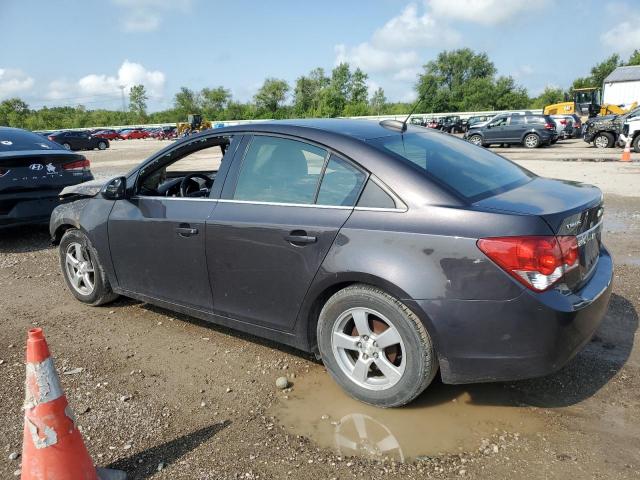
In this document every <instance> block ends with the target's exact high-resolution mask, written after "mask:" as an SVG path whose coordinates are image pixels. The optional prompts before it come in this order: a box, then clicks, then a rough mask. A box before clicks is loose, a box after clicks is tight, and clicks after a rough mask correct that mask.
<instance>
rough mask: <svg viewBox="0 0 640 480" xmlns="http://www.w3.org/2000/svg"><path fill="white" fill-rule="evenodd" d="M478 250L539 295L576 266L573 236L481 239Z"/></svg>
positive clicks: (575, 249)
mask: <svg viewBox="0 0 640 480" xmlns="http://www.w3.org/2000/svg"><path fill="white" fill-rule="evenodd" d="M478 248H479V249H480V250H482V252H483V253H484V254H485V255H486V256H487V257H489V258H490V259H491V260H493V261H494V262H495V263H497V264H498V265H499V266H500V267H501V268H503V269H504V270H505V271H506V272H507V273H509V274H510V275H512V276H513V277H514V278H515V279H516V280H518V281H519V282H520V283H522V284H523V285H525V286H526V287H528V288H530V289H532V290H535V291H538V292H542V291H544V290H547V289H548V288H549V287H551V286H552V285H553V284H554V283H556V282H557V281H558V280H560V279H561V278H562V276H563V275H564V274H565V272H567V271H568V270H570V269H572V268H574V267H576V266H577V265H578V260H579V258H578V257H579V256H578V242H577V240H576V237H574V236H562V237H553V236H532V237H496V238H481V239H480V240H478Z"/></svg>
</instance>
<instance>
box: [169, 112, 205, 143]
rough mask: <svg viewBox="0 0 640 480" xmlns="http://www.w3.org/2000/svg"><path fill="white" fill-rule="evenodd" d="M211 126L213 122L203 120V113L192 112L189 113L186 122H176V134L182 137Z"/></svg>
mask: <svg viewBox="0 0 640 480" xmlns="http://www.w3.org/2000/svg"><path fill="white" fill-rule="evenodd" d="M210 128H211V122H210V121H209V120H203V119H202V115H200V114H199V113H191V114H189V115H188V117H187V121H186V122H178V123H177V124H176V129H177V131H176V135H177V136H178V138H180V137H183V136H184V135H191V134H192V133H198V132H202V131H203V130H208V129H210Z"/></svg>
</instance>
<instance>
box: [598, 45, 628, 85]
mask: <svg viewBox="0 0 640 480" xmlns="http://www.w3.org/2000/svg"><path fill="white" fill-rule="evenodd" d="M620 66H622V62H621V61H620V55H618V54H617V53H614V54H613V55H611V56H610V57H609V58H607V59H605V60H604V61H602V62H600V63H598V64H597V65H595V66H594V67H593V68H592V69H591V80H592V82H593V85H592V86H593V87H602V84H603V83H604V79H605V78H606V77H607V75H609V74H610V73H611V72H613V71H614V70H615V69H616V68H617V67H620Z"/></svg>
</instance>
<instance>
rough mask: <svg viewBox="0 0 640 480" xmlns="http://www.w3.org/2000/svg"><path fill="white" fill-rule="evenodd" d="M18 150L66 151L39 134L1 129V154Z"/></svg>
mask: <svg viewBox="0 0 640 480" xmlns="http://www.w3.org/2000/svg"><path fill="white" fill-rule="evenodd" d="M16 150H64V149H63V147H62V146H60V145H58V144H57V143H54V142H52V141H50V140H49V139H47V138H45V137H43V136H42V135H38V134H37V133H33V132H28V131H26V130H20V129H13V128H6V129H5V128H0V152H13V151H16Z"/></svg>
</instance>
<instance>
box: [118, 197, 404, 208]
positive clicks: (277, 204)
mask: <svg viewBox="0 0 640 480" xmlns="http://www.w3.org/2000/svg"><path fill="white" fill-rule="evenodd" d="M144 199H153V200H171V201H197V202H218V203H236V204H241V205H267V206H272V207H304V208H323V209H335V210H358V211H364V212H404V211H405V210H401V209H398V208H376V207H345V206H342V205H316V204H313V203H280V202H259V201H254V200H232V199H226V198H204V197H203V198H200V197H194V198H189V197H187V198H185V197H159V196H135V197H131V199H130V200H144Z"/></svg>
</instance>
